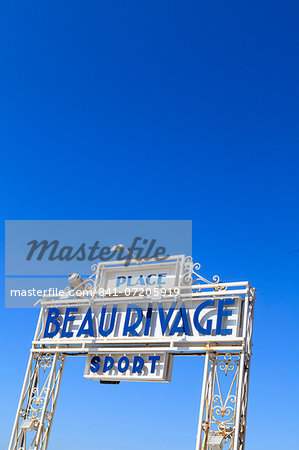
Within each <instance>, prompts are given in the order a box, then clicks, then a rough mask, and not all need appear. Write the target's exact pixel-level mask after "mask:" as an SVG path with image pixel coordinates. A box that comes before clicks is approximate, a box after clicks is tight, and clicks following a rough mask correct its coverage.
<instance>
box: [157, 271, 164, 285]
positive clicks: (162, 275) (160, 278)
mask: <svg viewBox="0 0 299 450" xmlns="http://www.w3.org/2000/svg"><path fill="white" fill-rule="evenodd" d="M162 278H166V273H160V274H159V275H158V284H166V282H162Z"/></svg>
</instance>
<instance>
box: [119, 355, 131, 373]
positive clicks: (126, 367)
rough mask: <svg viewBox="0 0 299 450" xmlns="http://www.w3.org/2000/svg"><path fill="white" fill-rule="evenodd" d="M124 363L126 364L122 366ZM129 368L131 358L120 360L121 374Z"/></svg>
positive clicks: (123, 357)
mask: <svg viewBox="0 0 299 450" xmlns="http://www.w3.org/2000/svg"><path fill="white" fill-rule="evenodd" d="M123 362H124V363H125V364H124V365H122V363H123ZM128 367H129V358H127V357H126V356H122V357H121V358H119V361H118V370H119V371H120V372H121V373H124V372H126V371H127V370H128Z"/></svg>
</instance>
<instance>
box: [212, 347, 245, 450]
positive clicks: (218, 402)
mask: <svg viewBox="0 0 299 450" xmlns="http://www.w3.org/2000/svg"><path fill="white" fill-rule="evenodd" d="M213 364H214V370H215V372H214V377H215V389H214V394H213V396H212V401H211V410H210V413H211V416H210V418H211V420H210V425H211V428H210V431H209V435H210V436H223V438H224V443H228V442H229V444H228V445H229V449H232V445H233V441H232V437H233V434H234V427H235V416H236V395H237V385H238V377H239V356H237V355H233V354H231V353H226V354H224V355H218V356H217V358H216V360H214V362H213ZM224 377H227V378H228V379H227V380H225V378H224Z"/></svg>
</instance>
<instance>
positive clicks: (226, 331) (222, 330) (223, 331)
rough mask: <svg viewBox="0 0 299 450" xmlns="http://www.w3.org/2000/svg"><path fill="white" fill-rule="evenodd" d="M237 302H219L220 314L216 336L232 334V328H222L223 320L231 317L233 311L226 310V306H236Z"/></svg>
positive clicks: (232, 300)
mask: <svg viewBox="0 0 299 450" xmlns="http://www.w3.org/2000/svg"><path fill="white" fill-rule="evenodd" d="M234 304H235V300H234V299H227V300H219V303H218V314H217V324H216V334H222V335H224V336H227V335H228V334H232V332H233V330H232V329H231V328H228V329H225V328H222V318H223V317H225V316H226V317H227V316H231V315H232V313H233V312H232V310H231V309H228V310H224V309H223V308H224V306H225V305H234Z"/></svg>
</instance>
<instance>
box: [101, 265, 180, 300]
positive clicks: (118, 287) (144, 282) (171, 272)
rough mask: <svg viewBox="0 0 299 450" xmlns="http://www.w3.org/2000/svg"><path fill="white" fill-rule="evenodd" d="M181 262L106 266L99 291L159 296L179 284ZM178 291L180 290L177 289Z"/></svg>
mask: <svg viewBox="0 0 299 450" xmlns="http://www.w3.org/2000/svg"><path fill="white" fill-rule="evenodd" d="M180 268H181V262H179V261H177V260H174V261H171V262H167V261H166V262H164V263H161V264H159V263H154V264H142V265H138V266H137V267H136V266H133V267H132V266H128V267H122V268H120V267H115V266H114V267H113V266H109V265H107V266H105V267H104V268H103V269H102V270H103V272H102V276H101V281H100V284H99V293H100V295H103V296H109V295H122V296H123V295H125V296H130V295H136V294H138V295H148V296H153V295H154V296H159V292H161V290H162V294H163V293H164V294H165V293H171V291H172V290H173V289H174V288H176V287H178V286H179V276H180ZM177 292H178V291H177Z"/></svg>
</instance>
